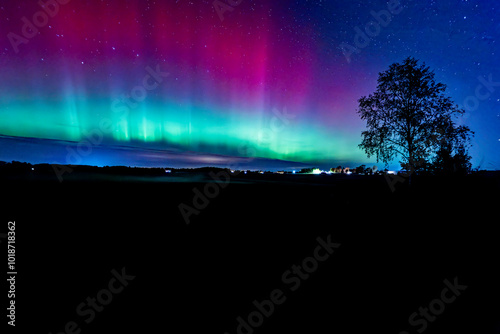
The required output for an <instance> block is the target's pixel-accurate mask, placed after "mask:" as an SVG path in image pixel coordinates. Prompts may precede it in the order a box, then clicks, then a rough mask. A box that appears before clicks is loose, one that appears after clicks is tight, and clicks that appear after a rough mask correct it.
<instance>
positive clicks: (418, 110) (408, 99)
mask: <svg viewBox="0 0 500 334" xmlns="http://www.w3.org/2000/svg"><path fill="white" fill-rule="evenodd" d="M445 90H446V85H444V84H442V83H438V82H436V80H435V79H434V72H433V71H431V70H430V68H429V67H427V66H426V65H425V63H423V64H418V60H417V59H415V58H413V57H409V58H407V59H405V60H404V61H403V62H402V63H395V64H392V65H390V66H389V69H388V70H387V71H385V72H382V73H380V74H379V78H378V85H377V90H376V91H375V93H373V94H370V95H369V96H363V97H362V98H360V99H359V109H358V113H359V114H360V116H361V119H363V120H366V126H367V130H366V131H363V132H362V137H363V140H362V143H361V144H360V145H359V147H360V148H361V149H363V150H364V151H365V152H366V154H367V155H368V157H370V156H372V155H374V156H376V158H377V162H378V161H382V162H384V163H385V164H388V163H389V161H392V160H394V158H395V157H397V156H399V157H401V158H402V161H400V163H401V164H402V165H403V164H404V165H406V166H408V169H409V172H410V177H411V174H412V173H413V172H414V171H415V170H416V169H417V168H419V166H421V165H423V164H424V163H425V162H426V160H428V159H429V158H430V157H432V156H435V155H437V153H438V152H439V151H440V150H442V149H444V147H443V144H444V143H451V147H452V149H451V152H452V153H453V152H454V151H455V152H454V153H455V154H458V153H459V152H461V154H462V155H461V157H462V158H463V159H465V160H467V157H468V155H467V149H468V143H467V142H468V141H469V139H470V136H471V135H472V134H473V132H471V131H470V129H469V128H468V127H466V126H463V125H462V126H460V127H457V126H456V125H455V124H454V122H453V117H456V116H458V115H460V114H463V113H464V112H465V111H464V110H463V109H460V108H459V107H458V106H457V105H455V104H454V103H453V101H452V100H451V98H450V97H448V96H446V95H445ZM458 137H460V138H458ZM455 142H457V143H458V142H461V144H460V145H457V144H455ZM445 146H446V145H445ZM457 159H458V156H457Z"/></svg>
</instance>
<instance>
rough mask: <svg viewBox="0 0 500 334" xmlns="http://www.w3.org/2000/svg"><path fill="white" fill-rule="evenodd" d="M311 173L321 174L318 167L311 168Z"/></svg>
mask: <svg viewBox="0 0 500 334" xmlns="http://www.w3.org/2000/svg"><path fill="white" fill-rule="evenodd" d="M313 174H321V170H320V169H319V168H315V169H313Z"/></svg>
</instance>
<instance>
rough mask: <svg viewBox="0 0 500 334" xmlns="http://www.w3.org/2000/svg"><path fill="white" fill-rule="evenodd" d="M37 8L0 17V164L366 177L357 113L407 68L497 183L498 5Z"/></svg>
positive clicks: (247, 0)
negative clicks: (453, 110)
mask: <svg viewBox="0 0 500 334" xmlns="http://www.w3.org/2000/svg"><path fill="white" fill-rule="evenodd" d="M43 2H44V1H41V3H43ZM46 3H47V6H46V7H45V10H46V12H43V11H42V7H41V6H40V4H39V3H37V1H18V0H15V1H14V0H5V1H2V2H1V4H0V135H1V136H0V160H4V161H10V160H19V161H27V162H33V163H40V162H48V163H81V164H91V165H100V166H102V165H130V166H174V167H175V166H179V167H180V166H190V167H191V166H197V165H199V166H207V165H215V166H225V165H227V164H229V163H232V164H233V165H234V164H236V165H239V166H240V167H241V168H247V167H250V168H252V167H253V168H262V169H266V168H267V169H273V168H298V167H301V166H320V167H322V168H330V167H336V166H337V165H343V166H350V167H355V166H356V165H359V164H362V163H364V164H367V165H369V166H371V165H373V164H376V161H375V160H374V159H367V158H366V155H365V154H364V152H362V151H361V150H360V149H359V148H358V147H357V145H358V144H359V143H360V142H361V131H362V130H364V128H365V124H364V122H363V121H362V120H361V119H360V118H359V115H358V114H357V113H356V109H357V100H358V99H359V98H360V97H361V96H363V95H368V94H370V93H372V92H373V91H374V90H375V88H376V84H377V82H376V81H377V77H378V73H379V72H381V71H384V70H386V69H387V68H388V66H389V65H390V64H392V63H394V62H401V61H402V60H403V59H404V58H406V57H408V56H413V57H416V58H417V59H420V60H421V61H424V62H425V63H426V64H427V65H428V66H430V67H431V68H432V69H433V70H435V73H436V78H437V80H438V81H440V82H443V83H445V84H446V85H447V86H448V89H447V94H448V95H450V96H451V97H452V98H453V99H454V101H455V102H456V103H457V104H459V105H463V106H464V108H465V109H466V110H467V113H466V114H465V115H464V116H463V117H461V118H460V119H457V120H456V121H457V123H459V124H466V125H468V126H469V127H470V128H471V130H473V131H474V132H475V133H476V136H475V138H474V140H473V145H474V146H473V147H472V149H471V151H470V154H471V155H472V157H473V159H472V164H473V167H474V168H475V167H481V168H484V169H500V65H499V62H498V59H499V56H500V42H499V41H497V40H498V38H497V37H498V36H499V35H500V4H498V1H493V0H491V1H484V0H481V1H479V0H469V1H466V0H463V1H459V0H453V1H452V0H449V1H431V0H428V1H408V0H402V1H401V3H400V4H399V5H398V3H397V2H395V1H390V2H389V3H388V2H386V1H351V0H349V1H336V0H330V1H326V0H323V1H321V0H316V1H306V0H301V1H285V0H284V1H251V0H241V1H240V0H238V1H236V0H232V1H225V0H223V1H215V2H214V1H189V0H177V1H174V0H163V1H162V0H157V1H148V0H128V1H127V0H120V1H118V0H107V1H106V0H104V1H98V0H93V1H84V0H80V1H79V0H59V2H55V0H54V1H52V2H51V1H46ZM228 4H232V5H228ZM34 24H36V25H34ZM235 157H236V158H235ZM277 159H279V160H281V161H276V160H277ZM377 165H378V166H379V167H382V166H383V164H382V163H378V164H377ZM396 165H397V161H395V162H394V164H393V165H392V167H394V166H396Z"/></svg>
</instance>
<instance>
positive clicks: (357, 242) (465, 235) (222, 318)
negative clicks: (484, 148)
mask: <svg viewBox="0 0 500 334" xmlns="http://www.w3.org/2000/svg"><path fill="white" fill-rule="evenodd" d="M0 180H1V189H2V206H1V219H2V220H1V221H0V233H6V232H7V223H8V221H13V220H15V222H16V244H15V245H16V252H17V253H16V266H17V267H16V269H17V272H18V274H17V278H16V298H15V301H16V329H15V331H16V332H19V333H29V332H34V331H33V330H36V332H37V333H49V332H52V333H60V332H65V333H82V334H84V333H128V332H137V333H153V332H155V333H156V332H163V333H170V332H172V333H174V332H175V333H220V334H223V333H225V332H228V333H231V334H233V333H247V334H249V333H373V332H376V333H401V332H403V333H404V331H406V332H408V333H422V332H425V333H429V334H430V333H476V334H482V333H500V312H499V311H500V299H499V297H500V280H499V278H500V273H499V255H500V252H499V251H500V245H499V233H498V232H497V231H498V224H499V214H498V213H499V209H498V208H499V204H500V203H499V199H500V196H499V194H500V192H499V190H500V179H499V176H498V174H496V175H495V174H491V175H472V176H468V177H465V178H459V179H453V178H450V179H447V178H421V179H418V178H416V179H415V180H414V184H413V186H412V187H411V188H409V187H408V184H407V182H404V183H400V184H398V185H397V186H396V189H395V191H394V192H392V191H391V189H390V187H389V185H388V183H387V182H386V180H385V178H384V177H383V176H374V177H368V176H364V177H363V176H338V175H331V176H330V175H300V176H299V175H260V176H258V175H239V176H231V179H230V182H229V183H228V184H221V185H224V186H225V187H224V188H221V187H220V186H219V185H217V184H216V183H213V182H210V180H211V178H210V177H208V176H207V175H204V174H199V175H194V174H190V175H180V174H177V175H169V176H165V177H162V176H150V177H139V176H133V177H132V176H123V175H122V176H111V175H94V174H85V173H82V174H79V175H71V176H68V177H67V178H66V179H64V181H63V182H59V181H58V180H57V179H56V178H54V177H46V176H40V175H36V174H35V173H33V174H29V173H28V174H22V175H18V176H5V175H3V176H1V177H0ZM207 184H208V185H207ZM198 191H200V192H201V193H204V192H205V191H208V195H209V197H213V198H208V199H207V201H203V200H202V199H200V196H199V195H195V194H196V193H197V192H198ZM193 200H194V201H195V202H196V203H193ZM182 203H184V204H185V206H183V208H187V206H191V207H193V210H197V214H193V215H191V216H190V217H189V221H190V223H189V224H186V220H185V219H184V218H183V216H182V214H181V212H180V210H179V205H181V204H182ZM195 206H197V207H198V209H197V208H196V207H195ZM205 206H206V207H205ZM318 238H320V239H318ZM319 240H323V242H321V241H319ZM0 241H2V243H1V248H2V252H3V253H4V255H2V256H0V258H3V259H4V260H3V261H5V265H2V268H5V267H6V264H7V256H6V255H5V254H6V239H4V238H3V239H0ZM322 244H329V246H328V249H327V248H325V247H326V246H321V245H322ZM339 244H340V245H339ZM328 251H331V252H332V254H329V252H328ZM315 255H316V259H313V258H314V256H315ZM294 265H296V266H300V267H301V268H300V269H298V267H293V266H294ZM303 266H305V267H306V268H305V269H304V268H302V267H303ZM294 268H295V269H294ZM306 269H307V270H306ZM112 270H115V271H116V272H115V274H113V273H112ZM294 270H295V271H294ZM3 271H4V274H2V275H4V276H5V275H6V274H5V272H6V271H7V270H6V269H3ZM117 276H121V278H119V279H116V277H117ZM445 280H447V283H445ZM2 281H4V285H3V288H2V293H1V295H2V296H3V297H2V303H3V304H2V305H3V307H2V309H3V310H4V311H2V312H4V313H5V315H6V314H7V311H6V307H7V302H8V301H7V300H8V299H7V297H6V294H7V292H8V287H7V285H5V280H4V279H3V280H2ZM122 286H123V288H122ZM96 297H97V298H96ZM87 298H89V299H87ZM92 298H96V300H95V302H94V303H95V304H93V301H92ZM270 299H271V300H274V302H270V301H265V300H270ZM254 301H256V302H255V303H254ZM255 304H258V305H259V306H256V305H255ZM92 305H94V306H92ZM259 308H260V309H261V310H260V311H258V310H259ZM429 308H430V310H428V309H429ZM426 309H427V310H426ZM433 312H434V313H433ZM263 313H264V315H262V314H263ZM5 315H2V319H3V320H2V321H3V322H4V323H7V321H8V320H9V319H8V318H6V316H5ZM239 317H241V318H240V319H239ZM409 318H411V319H410V321H411V322H409ZM241 319H244V320H241ZM242 321H244V322H245V323H244V324H243V325H241V323H242ZM252 324H253V325H252ZM2 325H3V324H2Z"/></svg>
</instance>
